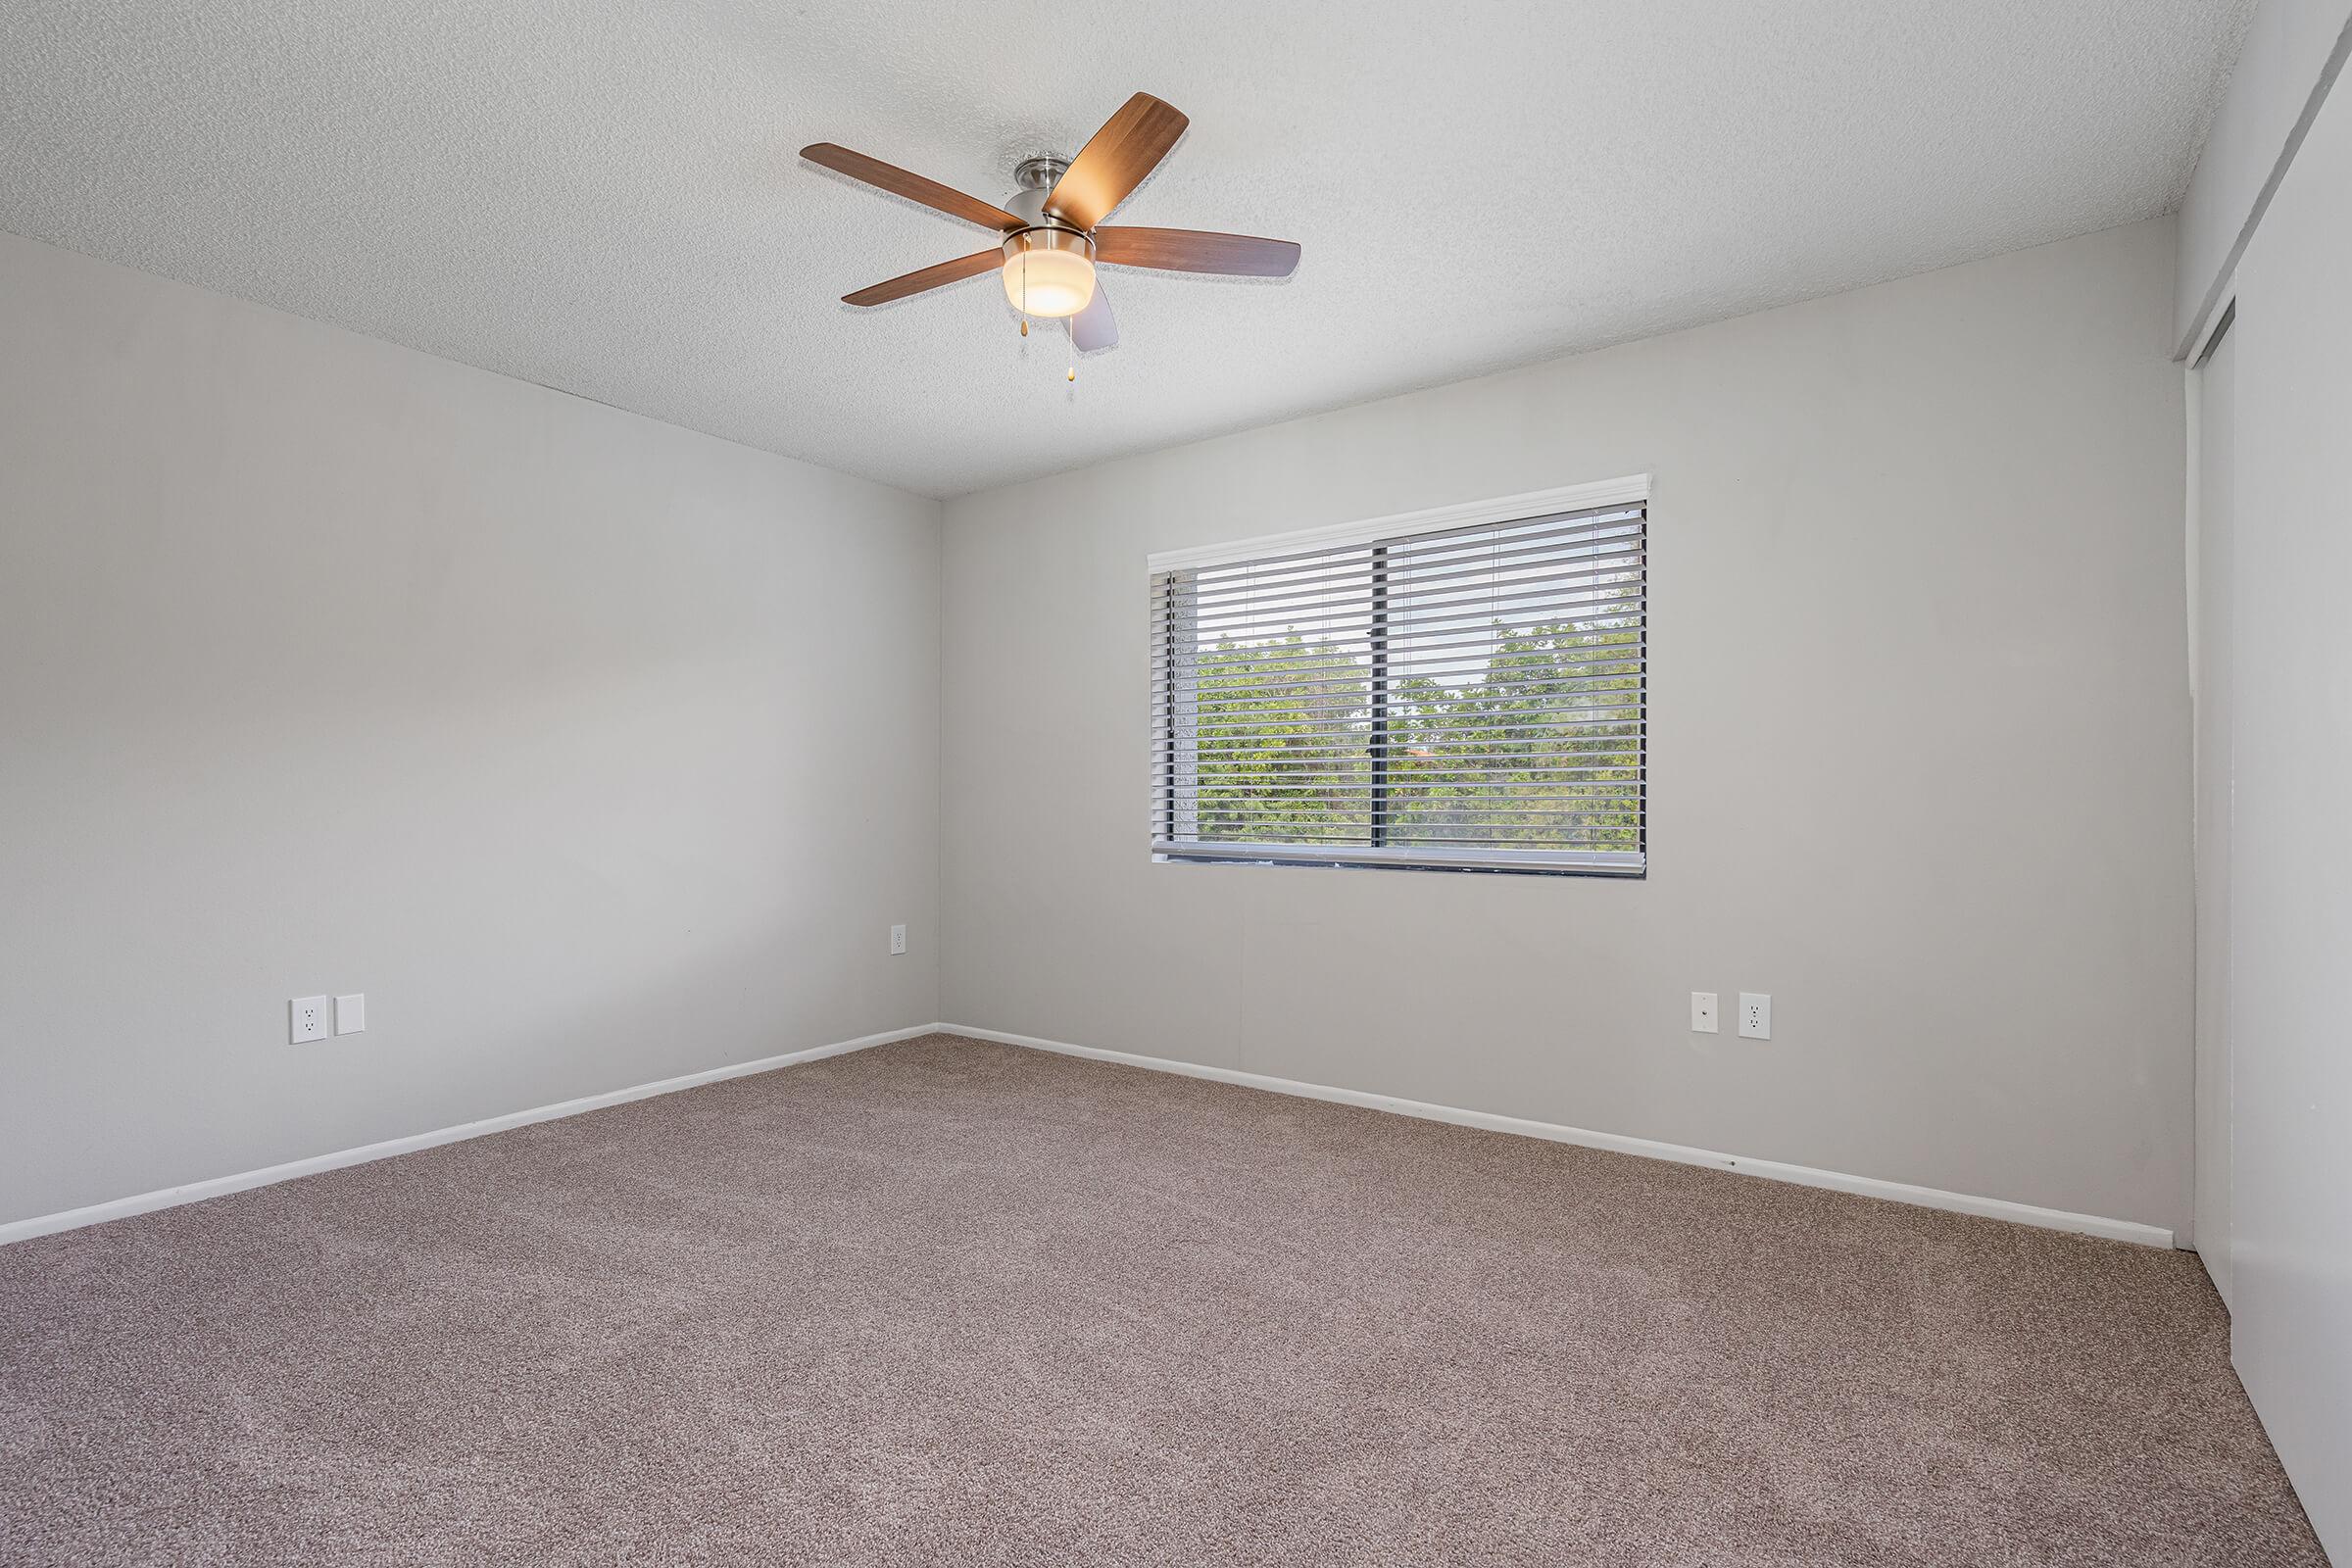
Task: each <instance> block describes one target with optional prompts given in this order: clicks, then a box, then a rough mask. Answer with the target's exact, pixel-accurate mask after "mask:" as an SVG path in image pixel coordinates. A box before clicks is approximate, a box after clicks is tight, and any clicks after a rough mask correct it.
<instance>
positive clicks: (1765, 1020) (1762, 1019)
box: [1740, 991, 1772, 1040]
mask: <svg viewBox="0 0 2352 1568" xmlns="http://www.w3.org/2000/svg"><path fill="white" fill-rule="evenodd" d="M1740 1035H1741V1037H1743V1038H1745V1039H1748V1040H1770V1039H1771V1038H1772V997H1771V995H1770V994H1769V993H1767V992H1763V991H1742V992H1740Z"/></svg>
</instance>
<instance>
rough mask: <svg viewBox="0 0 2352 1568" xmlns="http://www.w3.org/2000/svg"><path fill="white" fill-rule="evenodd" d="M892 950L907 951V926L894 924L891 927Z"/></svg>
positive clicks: (894, 951)
mask: <svg viewBox="0 0 2352 1568" xmlns="http://www.w3.org/2000/svg"><path fill="white" fill-rule="evenodd" d="M890 951H891V952H893V953H905V952H906V951H907V928H906V927H905V926H903V925H894V926H892V927H891V928H890Z"/></svg>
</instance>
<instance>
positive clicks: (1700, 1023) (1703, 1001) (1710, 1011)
mask: <svg viewBox="0 0 2352 1568" xmlns="http://www.w3.org/2000/svg"><path fill="white" fill-rule="evenodd" d="M1716 1032H1717V1026H1716V1022H1715V993H1714V992H1712V991H1693V992H1691V1033H1692V1034H1694V1035H1711V1034H1714V1033H1716Z"/></svg>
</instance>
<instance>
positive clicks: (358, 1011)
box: [335, 996, 368, 1035]
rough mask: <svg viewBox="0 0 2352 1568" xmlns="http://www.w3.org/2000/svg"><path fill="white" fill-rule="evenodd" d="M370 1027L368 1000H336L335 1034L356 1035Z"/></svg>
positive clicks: (338, 998) (361, 997)
mask: <svg viewBox="0 0 2352 1568" xmlns="http://www.w3.org/2000/svg"><path fill="white" fill-rule="evenodd" d="M367 1027H368V999H367V998H366V997H364V996H351V997H337V998H336V999H335V1033H337V1034H339V1035H356V1034H359V1033H360V1032H361V1031H363V1030H365V1029H366V1028H367Z"/></svg>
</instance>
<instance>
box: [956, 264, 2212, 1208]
mask: <svg viewBox="0 0 2352 1568" xmlns="http://www.w3.org/2000/svg"><path fill="white" fill-rule="evenodd" d="M2173 245H2174V235H2173V229H2172V225H2171V223H2170V222H2169V221H2155V222H2150V223H2144V224H2139V225H2135V226H2133V227H2130V228H2125V229H2118V230H2113V231H2110V232H2106V233H2101V234H2095V235H2091V236H2088V237H2085V238H2082V239H2078V240H2072V241H2068V242H2066V243H2063V244H2058V245H2052V246H2047V247H2044V248H2042V249H2038V250H2034V251H2027V252H2022V253H2019V254H2015V255H2010V256H2004V257H1999V258H1996V259H1994V260H1990V261H1985V262H1980V263H1976V264H1973V265H1970V266H1966V267H1960V268H1954V269H1951V270H1946V271H1940V272H1935V273H1930V274H1927V275H1924V276H1918V277H1913V278H1910V279H1907V280H1904V281H1900V282H1895V283H1889V284H1886V285H1884V286H1881V287H1877V288H1871V289H1865V290H1862V291H1859V292H1856V293H1852V294H1846V295H1841V296H1838V297H1835V298H1830V299H1824V300H1819V301H1815V302H1813V303H1810V304H1806V305H1800V306H1796V307H1792V308H1790V309H1787V310H1782V311H1775V312H1771V313H1768V314H1765V315H1760V316H1753V317H1748V318H1744V319H1739V320H1733V321H1726V322H1723V323H1720V324H1717V325H1713V326H1708V327H1703V328H1699V329H1697V330H1694V331H1690V332H1685V333H1680V334H1677V335H1674V336H1671V337H1664V338H1658V339H1653V340H1650V341H1647V342H1642V343H1638V344H1634V345H1630V346H1627V347H1623V348H1617V349H1611V350H1608V351H1605V352H1602V353H1598V354H1593V355H1589V356H1585V357H1582V358H1577V359H1571V360H1566V361H1560V362H1555V363H1552V364H1547V365H1544V366H1540V367H1536V368H1531V369H1527V370H1522V371H1516V372H1512V373H1509V374H1504V375H1496V376H1492V377H1488V378H1485V379H1482V380H1477V381H1470V382H1465V383H1461V384H1459V385H1455V386H1449V387H1444V388H1439V389H1437V390H1434V391H1429V392H1423V393H1417V394H1414V395H1411V396H1408V397H1401V398H1397V399H1394V400H1390V401H1387V402H1382V403H1376V404H1370V405H1366V406H1363V407H1360V408H1355V409H1350V410H1346V411H1343V412H1340V413H1337V414H1332V415H1328V416H1324V417H1317V418H1311V419H1304V420H1300V421H1298V422H1295V423H1290V424H1285V425H1280V426H1275V427H1272V428H1268V429H1262V430H1257V431H1252V432H1250V433H1247V434H1243V435H1237V436H1232V437H1228V438H1225V439H1221V440H1216V441H1211V442H1206V443H1202V444H1199V445H1194V446H1189V447H1184V448H1180V449H1176V450H1173V451H1167V452H1161V453H1157V454H1153V455H1150V456H1146V457H1139V458H1134V459H1129V460H1124V461H1121V462H1117V463H1112V464H1107V465H1103V466H1098V467H1093V468H1088V469H1084V470H1082V471H1078V472H1074V473H1069V474H1064V475H1060V476H1058V477H1054V478H1050V479H1045V480H1040V481H1037V482H1035V483H1031V484H1026V485H1022V486H1018V487H1014V488H1010V489H1005V490H1000V491H994V492H990V493H986V494H981V495H977V496H972V497H967V498H964V499H962V500H959V501H955V502H951V503H950V504H949V506H948V515H947V594H946V602H947V637H946V671H945V681H946V690H945V705H946V715H947V719H946V767H947V773H946V780H945V792H944V795H943V799H942V824H943V854H944V874H943V885H942V890H943V899H944V904H943V917H944V919H945V921H946V925H947V946H946V961H945V967H944V968H943V971H942V979H941V988H942V1006H943V1009H944V1015H945V1016H946V1017H947V1018H949V1019H950V1020H952V1021H954V1022H958V1023H964V1024H970V1025H977V1026H983V1027H991V1028H997V1029H1003V1030H1008V1031H1013V1032H1017V1033H1022V1034H1029V1035H1037V1036H1044V1037H1048V1038H1052V1039H1057V1040H1063V1041H1069V1042H1073V1043H1077V1044H1081V1045H1088V1046H1096V1047H1104V1048H1110V1049H1115V1050H1122V1051H1132V1052H1140V1053H1145V1054H1153V1055H1159V1056H1168V1057H1175V1058H1179V1059H1182V1060H1187V1061H1193V1062H1200V1063H1207V1064H1212V1065H1221V1066H1230V1067H1237V1068H1242V1069H1247V1070H1250V1071H1255V1072H1263V1073H1270V1074H1275V1075H1278V1076H1283V1077H1289V1078H1295V1079H1303V1080H1307V1081H1310V1082H1315V1083H1320V1084H1327V1085H1335V1086H1342V1087H1348V1088H1354V1089H1360V1090H1367V1091H1372V1092H1377V1093H1382V1094H1389V1095H1397V1096H1403V1097H1407V1098H1411V1099H1415V1100H1422V1101H1429V1102H1436V1103H1443V1104H1448V1105H1454V1106H1460V1107H1466V1108H1471V1109H1480V1110H1490V1111H1499V1112H1508V1113H1512V1114H1517V1115H1521V1116H1528V1117H1534V1118H1538V1119H1543V1120H1551V1121H1559V1122H1566V1123H1570V1124H1573V1125H1577V1126H1582V1127H1587V1128H1593V1129H1599V1130H1605V1131H1610V1132H1615V1133H1621V1134H1629V1135H1634V1136H1639V1137H1646V1138H1655V1139H1662V1140H1667V1141H1670V1142H1675V1143H1682V1144H1691V1145H1696V1146H1699V1147H1702V1148H1708V1149H1715V1150H1720V1151H1726V1152H1736V1153H1741V1154H1746V1155H1750V1156H1753V1157H1758V1158H1768V1159H1778V1160H1786V1161H1792V1162H1796V1163H1801V1164H1807V1165H1814V1166H1822V1167H1827V1168H1830V1169H1834V1170H1839V1171H1844V1172H1848V1173H1852V1174H1857V1175H1864V1176H1872V1177H1880V1178H1887V1179H1892V1180H1897V1181H1904V1182H1913V1183H1920V1184H1925V1185H1928V1186H1933V1187H1939V1188H1946V1189H1952V1190H1957V1191H1960V1192H1965V1193H1971V1194H1976V1195H1981V1196H1985V1197H1992V1198H1999V1199H2007V1200H2011V1201H2023V1202H2028V1203H2035V1204H2041V1205H2046V1206H2051V1207H2056V1208H2061V1209H2066V1210H2072V1211H2078V1212H2086V1213H2092V1214H2098V1215H2103V1216H2107V1217H2110V1218H2118V1219H2126V1220H2133V1221H2138V1222H2142V1223H2147V1224H2153V1225H2159V1226H2166V1227H2172V1228H2176V1229H2179V1228H2183V1227H2184V1226H2185V1225H2186V1222H2187V1219H2188V1210H2189V1179H2190V1165H2189V1146H2190V1130H2189V1123H2190V1079H2191V1054H2190V1036H2191V1020H2190V1005H2191V985H2190V855H2189V823H2190V800H2189V774H2188V756H2189V711H2188V689H2187V678H2186V658H2187V656H2186V649H2185V644H2184V628H2183V624H2182V619H2183V617H2182V604H2183V597H2184V592H2185V589H2184V574H2183V560H2182V556H2183V551H2182V521H2183V504H2182V491H2183V484H2184V473H2183V462H2182V419H2183V416H2182V389H2181V377H2180V369H2179V368H2178V367H2177V366H2175V365H2173V364H2172V363H2171V362H2170V361H2169V360H2168V358H2167V349H2168V348H2169V346H2170V331H2169V325H2170V321H2171V309H2172V283H2173V270H2172V261H2173ZM1644 470H1646V471H1649V472H1652V473H1654V474H1655V476H1656V479H1655V490H1654V496H1655V501H1654V508H1653V520H1652V524H1651V546H1652V554H1651V566H1650V572H1651V579H1650V580H1651V585H1652V593H1653V596H1654V597H1653V602H1652V603H1653V610H1652V622H1651V624H1652V629H1653V637H1654V642H1655V649H1654V654H1653V664H1652V704H1653V714H1654V735H1655V740H1654V750H1653V754H1652V762H1653V779H1654V789H1653V794H1652V817H1651V828H1652V833H1651V839H1652V854H1651V862H1652V870H1651V874H1650V876H1649V879H1648V880H1647V881H1646V882H1619V881H1601V880H1583V879H1576V880H1570V879H1549V878H1530V877H1489V876H1470V875H1446V874H1434V873H1404V872H1393V871H1330V870H1310V869H1299V868H1268V867H1250V866H1201V865H1159V864H1154V863H1152V860H1151V858H1150V857H1149V854H1148V852H1147V849H1146V833H1147V793H1146V792H1147V782H1146V777H1147V776H1146V765H1147V760H1148V726H1147V720H1146V707H1145V705H1146V692H1147V684H1146V683H1147V677H1146V652H1147V650H1146V638H1145V613H1146V605H1145V580H1146V573H1145V558H1146V555H1147V554H1148V553H1149V552H1151V551H1153V550H1160V549H1172V548H1178V547H1182V546H1189V545H1199V544H1203V543H1207V542H1211V541H1216V540H1222V539H1231V538H1239V537H1247V536H1250V535H1254V534H1260V533H1268V532H1275V531H1281V530H1286V529H1296V528H1301V527H1309V526H1314V525H1317V524H1327V523H1337V522H1343V521H1347V520H1350V519H1354V518H1361V517H1367V516H1378V515H1387V514H1392V513H1397V512H1404V511H1410V510H1416V509H1420V508H1424V507H1431V506H1437V505H1442V504H1446V503H1451V502H1461V501H1468V500H1474V499H1478V498H1482V497H1489V496H1495V495H1504V494H1510V493H1514V492H1518V491H1525V490H1533V489H1539V488H1543V487H1546V486H1552V485H1559V484H1565V483H1573V482H1577V481H1581V480H1592V479H1602V478H1608V477H1612V476H1615V475H1619V474H1625V473H1631V472H1641V471H1644ZM1694 989H1699V990H1712V991H1719V992H1723V993H1727V997H1726V1001H1727V1004H1728V1002H1729V1000H1730V998H1729V996H1728V994H1729V993H1732V992H1737V991H1740V990H1750V991H1766V992H1770V993H1772V994H1773V996H1774V999H1775V1018H1774V1025H1775V1031H1776V1035H1777V1038H1776V1039H1774V1040H1773V1041H1772V1042H1770V1043H1769V1044H1762V1045H1759V1044H1755V1043H1751V1042H1744V1041H1740V1040H1739V1039H1738V1038H1737V1037H1735V1036H1734V1035H1732V1034H1730V1033H1728V1032H1727V1033H1725V1034H1723V1035H1720V1036H1715V1037H1701V1036H1693V1035H1691V1033H1689V1029H1688V994H1689V993H1690V992H1691V991H1692V990H1694Z"/></svg>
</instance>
